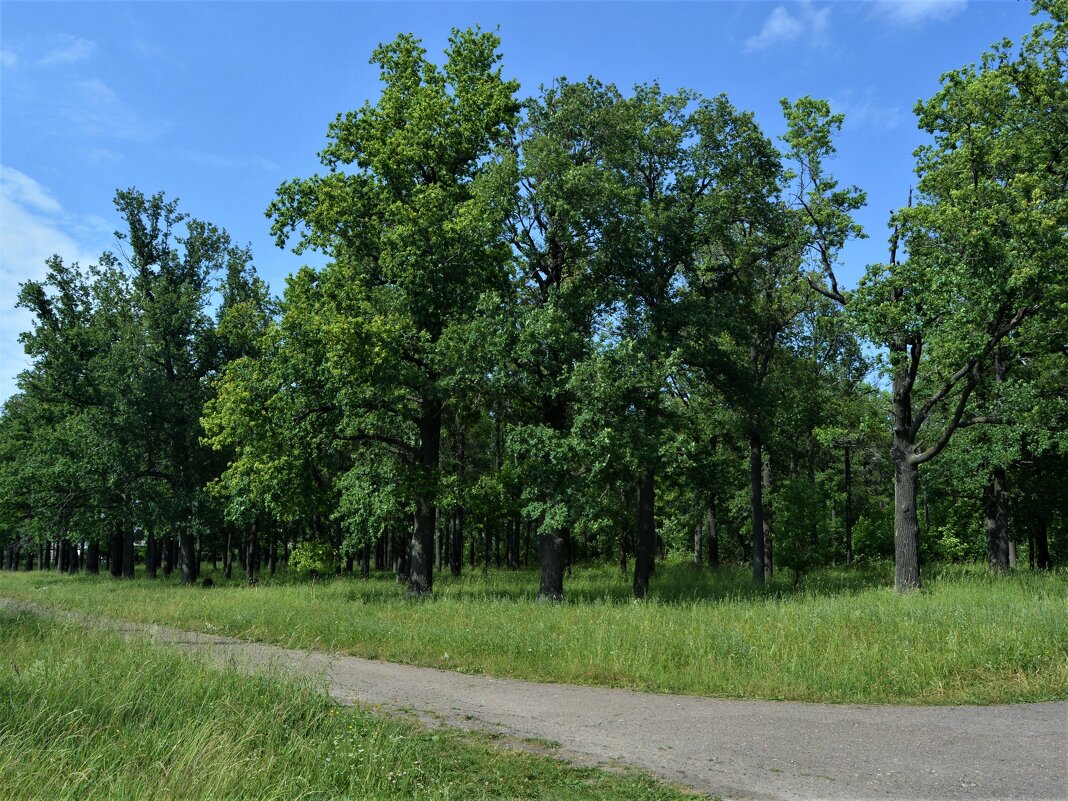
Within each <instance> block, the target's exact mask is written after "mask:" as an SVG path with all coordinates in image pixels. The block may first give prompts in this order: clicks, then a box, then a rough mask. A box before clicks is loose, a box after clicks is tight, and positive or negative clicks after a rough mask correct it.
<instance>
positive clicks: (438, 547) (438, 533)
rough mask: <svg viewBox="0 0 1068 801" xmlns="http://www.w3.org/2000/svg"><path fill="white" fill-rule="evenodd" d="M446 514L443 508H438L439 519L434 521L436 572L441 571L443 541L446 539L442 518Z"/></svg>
mask: <svg viewBox="0 0 1068 801" xmlns="http://www.w3.org/2000/svg"><path fill="white" fill-rule="evenodd" d="M443 517H444V515H443V514H442V513H441V510H440V509H438V510H437V520H436V521H435V522H434V572H435V573H441V552H442V550H444V549H443V548H442V542H443V541H444V540H445V537H446V532H445V531H443V530H442V522H441V521H442V518H443Z"/></svg>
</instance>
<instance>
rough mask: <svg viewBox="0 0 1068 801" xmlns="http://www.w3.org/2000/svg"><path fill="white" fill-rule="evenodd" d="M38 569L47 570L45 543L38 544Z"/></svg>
mask: <svg viewBox="0 0 1068 801" xmlns="http://www.w3.org/2000/svg"><path fill="white" fill-rule="evenodd" d="M37 569H38V570H46V569H47V568H46V567H45V544H44V543H43V542H39V543H37Z"/></svg>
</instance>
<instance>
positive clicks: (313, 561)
mask: <svg viewBox="0 0 1068 801" xmlns="http://www.w3.org/2000/svg"><path fill="white" fill-rule="evenodd" d="M335 564H337V553H336V552H335V551H334V549H333V548H332V547H331V546H330V545H327V544H326V543H323V542H302V543H299V544H298V545H297V546H296V547H294V548H293V552H292V553H291V554H290V555H289V569H290V570H295V571H296V572H297V573H311V572H315V573H318V574H319V575H321V576H325V575H328V574H331V573H333V571H334V565H335Z"/></svg>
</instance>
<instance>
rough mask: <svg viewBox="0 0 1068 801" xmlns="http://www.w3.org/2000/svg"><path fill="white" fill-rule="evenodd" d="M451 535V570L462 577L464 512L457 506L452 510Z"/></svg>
mask: <svg viewBox="0 0 1068 801" xmlns="http://www.w3.org/2000/svg"><path fill="white" fill-rule="evenodd" d="M449 528H450V534H449V570H450V572H451V573H452V574H453V575H454V576H459V575H460V570H461V569H462V566H463V561H464V510H463V507H460V506H457V507H456V508H455V509H453V510H452V515H451V523H450V526H449Z"/></svg>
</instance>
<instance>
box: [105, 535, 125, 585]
mask: <svg viewBox="0 0 1068 801" xmlns="http://www.w3.org/2000/svg"><path fill="white" fill-rule="evenodd" d="M124 541H125V538H124V537H123V536H122V526H121V525H120V524H119V523H115V524H114V526H113V527H112V529H111V544H110V545H109V546H108V567H109V569H110V571H111V576H112V578H119V577H120V576H122V550H123V544H124Z"/></svg>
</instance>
